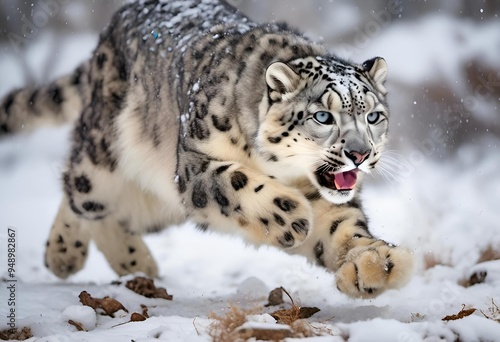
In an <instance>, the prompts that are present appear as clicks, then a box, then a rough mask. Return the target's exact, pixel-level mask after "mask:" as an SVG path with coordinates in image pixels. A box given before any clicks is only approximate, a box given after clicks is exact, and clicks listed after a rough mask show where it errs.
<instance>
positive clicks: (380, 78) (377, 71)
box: [363, 57, 387, 90]
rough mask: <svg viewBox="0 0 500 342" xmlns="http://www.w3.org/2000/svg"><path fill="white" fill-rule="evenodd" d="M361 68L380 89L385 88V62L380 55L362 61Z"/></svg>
mask: <svg viewBox="0 0 500 342" xmlns="http://www.w3.org/2000/svg"><path fill="white" fill-rule="evenodd" d="M363 68H364V69H365V71H366V72H367V73H368V76H370V78H371V79H372V80H373V81H374V82H375V85H376V86H377V87H378V88H379V89H380V90H385V87H384V83H385V80H386V78H387V62H386V61H385V59H383V58H382V57H375V58H372V59H369V60H367V61H365V62H364V63H363Z"/></svg>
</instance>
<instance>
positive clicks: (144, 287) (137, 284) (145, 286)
mask: <svg viewBox="0 0 500 342" xmlns="http://www.w3.org/2000/svg"><path fill="white" fill-rule="evenodd" d="M125 287H127V288H128V289H129V290H132V291H134V292H135V293H138V294H140V295H143V296H144V297H147V298H163V299H166V300H172V299H173V296H172V295H169V294H168V293H167V290H166V289H164V288H163V287H156V286H155V284H154V281H153V279H149V278H145V277H135V278H134V279H132V280H129V281H127V283H126V284H125Z"/></svg>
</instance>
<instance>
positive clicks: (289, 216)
mask: <svg viewBox="0 0 500 342" xmlns="http://www.w3.org/2000/svg"><path fill="white" fill-rule="evenodd" d="M252 183H253V184H252V186H251V187H248V189H247V190H246V193H242V196H241V210H239V211H238V213H239V215H241V216H240V217H239V220H238V221H239V223H240V225H241V227H242V228H243V229H244V230H245V231H246V233H247V234H248V235H249V236H248V237H249V240H250V241H253V242H255V243H256V244H267V245H273V246H276V247H278V248H283V249H289V248H292V247H297V246H299V245H300V244H302V243H303V242H304V240H305V239H306V237H307V236H308V233H309V231H310V229H311V228H312V208H311V204H310V203H309V201H308V200H307V199H306V198H305V197H304V196H303V195H302V194H301V193H300V192H299V191H297V190H295V189H292V188H290V187H287V186H285V185H283V184H281V183H278V182H276V181H274V180H272V179H265V178H263V179H259V178H257V179H255V180H254V181H253V182H252Z"/></svg>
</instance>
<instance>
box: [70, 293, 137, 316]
mask: <svg viewBox="0 0 500 342" xmlns="http://www.w3.org/2000/svg"><path fill="white" fill-rule="evenodd" d="M78 298H80V303H82V304H83V305H86V306H90V307H91V308H92V309H94V310H96V311H97V309H102V310H103V311H104V312H105V313H106V315H108V316H110V317H114V313H115V312H117V311H119V310H123V311H125V312H128V310H127V309H126V308H125V307H124V306H123V305H122V303H120V302H119V301H117V300H116V299H113V298H110V297H104V298H93V297H92V296H91V295H90V294H89V293H88V292H87V291H82V292H81V293H80V295H79V296H78Z"/></svg>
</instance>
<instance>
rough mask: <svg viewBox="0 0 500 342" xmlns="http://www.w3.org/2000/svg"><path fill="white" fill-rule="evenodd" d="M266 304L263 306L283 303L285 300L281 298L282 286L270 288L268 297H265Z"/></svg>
mask: <svg viewBox="0 0 500 342" xmlns="http://www.w3.org/2000/svg"><path fill="white" fill-rule="evenodd" d="M267 302H268V303H267V304H266V305H264V306H273V305H280V304H283V303H284V302H285V301H284V300H283V288H282V287H278V288H276V289H274V290H272V291H271V292H270V293H269V297H268V299H267Z"/></svg>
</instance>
